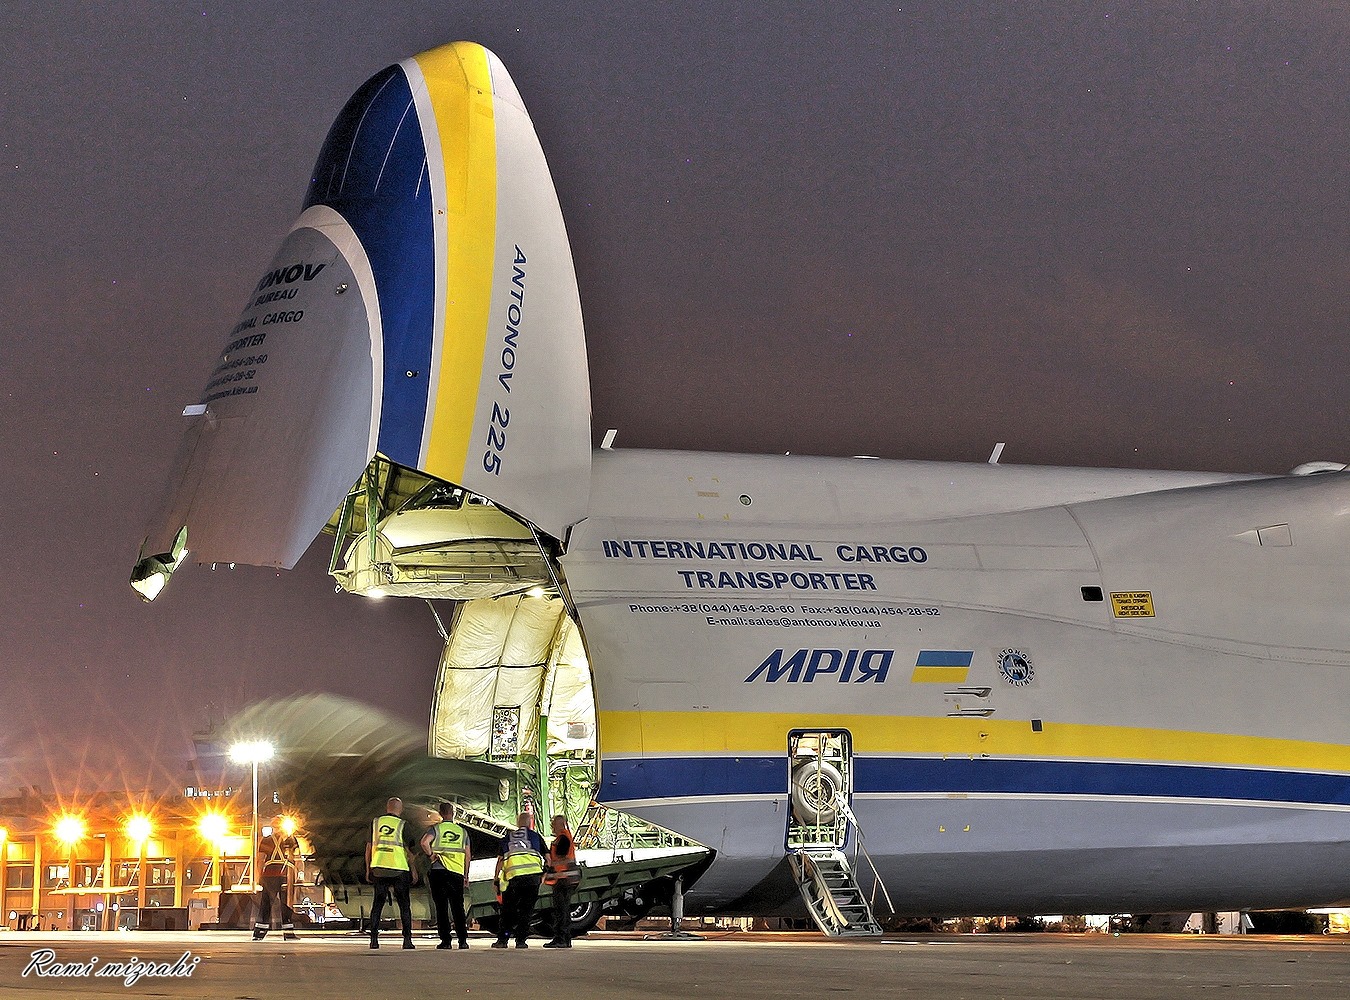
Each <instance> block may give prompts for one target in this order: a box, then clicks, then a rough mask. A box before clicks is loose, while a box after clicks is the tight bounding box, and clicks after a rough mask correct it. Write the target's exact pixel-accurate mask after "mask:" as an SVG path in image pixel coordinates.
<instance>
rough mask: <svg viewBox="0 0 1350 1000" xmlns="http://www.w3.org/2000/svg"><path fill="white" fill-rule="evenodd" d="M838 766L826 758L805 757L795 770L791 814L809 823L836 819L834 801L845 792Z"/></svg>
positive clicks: (793, 772)
mask: <svg viewBox="0 0 1350 1000" xmlns="http://www.w3.org/2000/svg"><path fill="white" fill-rule="evenodd" d="M844 790H845V789H844V776H843V775H842V774H841V773H840V772H839V768H837V767H835V766H834V765H833V764H829V763H826V762H825V761H823V760H815V759H811V760H804V761H802V762H801V763H800V764H798V765H797V766H795V767H794V768H793V769H792V815H793V816H794V817H795V818H796V820H797V822H799V823H802V824H805V825H806V826H824V825H825V824H827V823H833V822H834V814H835V813H836V812H838V807H837V806H836V805H835V800H836V799H837V798H838V797H839V796H840V795H841V794H843V793H844Z"/></svg>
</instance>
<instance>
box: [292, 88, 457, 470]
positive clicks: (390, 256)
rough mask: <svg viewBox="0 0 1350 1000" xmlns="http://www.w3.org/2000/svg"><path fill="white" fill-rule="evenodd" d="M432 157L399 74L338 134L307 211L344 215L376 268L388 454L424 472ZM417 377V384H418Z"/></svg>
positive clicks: (382, 439) (361, 100)
mask: <svg viewBox="0 0 1350 1000" xmlns="http://www.w3.org/2000/svg"><path fill="white" fill-rule="evenodd" d="M426 155H427V154H426V147H425V145H424V144H423V142H422V128H421V125H420V123H419V121H418V117H417V108H416V106H415V105H414V104H413V96H412V90H411V89H410V88H409V86H408V79H407V77H406V76H405V75H404V73H403V70H402V69H401V68H400V67H398V66H391V67H389V68H388V69H386V70H384V71H382V72H380V73H378V74H376V75H375V76H373V77H371V78H370V79H369V80H367V81H366V82H365V84H363V85H362V87H361V89H360V90H358V91H357V92H356V93H355V95H353V97H352V99H351V100H350V101H348V102H347V105H346V107H344V108H343V109H342V112H341V114H339V115H338V118H337V121H335V122H334V123H333V127H332V129H331V130H329V133H328V138H327V139H326V140H325V141H324V144H323V150H322V151H321V152H320V153H319V159H318V162H317V163H315V165H314V175H313V177H312V178H311V180H310V185H309V192H308V193H307V195H306V197H305V208H309V207H310V206H311V205H327V206H328V207H330V208H332V209H334V210H335V211H337V212H339V213H341V215H342V217H343V218H345V219H346V220H347V222H348V224H349V225H350V226H351V227H352V229H353V231H355V233H356V235H357V237H358V238H359V239H360V240H361V244H362V246H363V247H364V248H365V251H366V256H367V257H369V259H370V266H371V270H372V271H373V272H374V274H375V287H376V290H377V291H378V294H379V299H380V321H381V325H382V327H383V331H384V394H383V398H382V408H381V410H380V432H379V443H378V448H379V450H380V452H382V453H383V454H384V455H386V456H388V457H389V458H391V459H393V460H394V461H395V462H398V463H400V464H402V465H407V466H411V467H416V466H417V464H418V454H419V451H420V448H421V443H422V427H423V424H424V422H425V420H426V409H427V388H428V385H429V381H430V377H431V346H432V324H433V321H434V316H435V313H434V310H435V299H436V294H435V291H436V247H435V234H434V230H433V227H432V204H431V183H430V181H429V180H428V178H427V176H426ZM409 373H412V374H409Z"/></svg>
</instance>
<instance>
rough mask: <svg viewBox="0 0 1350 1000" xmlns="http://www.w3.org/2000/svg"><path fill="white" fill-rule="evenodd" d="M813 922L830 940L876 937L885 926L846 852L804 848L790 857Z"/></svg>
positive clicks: (793, 871) (798, 886) (798, 885)
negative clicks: (874, 910) (836, 938)
mask: <svg viewBox="0 0 1350 1000" xmlns="http://www.w3.org/2000/svg"><path fill="white" fill-rule="evenodd" d="M788 859H789V861H790V863H791V865H792V873H793V875H795V876H796V879H797V888H799V889H800V890H801V893H802V899H804V900H805V901H806V909H807V911H808V912H809V913H810V914H811V919H812V920H814V921H815V922H816V926H817V927H819V928H820V929H821V931H822V933H824V934H826V935H828V936H829V937H873V936H876V935H878V934H880V933H881V925H880V924H879V923H877V918H876V916H875V914H873V912H872V904H871V903H870V902H868V899H867V896H866V895H865V894H864V893H863V891H862V888H861V887H860V886H859V885H858V880H857V879H856V878H855V877H854V874H853V869H852V868H850V867H849V863H848V858H847V857H846V856H845V855H844V852H843V851H836V850H833V849H830V848H804V849H802V850H799V851H793V852H792V853H791V854H789V855H788Z"/></svg>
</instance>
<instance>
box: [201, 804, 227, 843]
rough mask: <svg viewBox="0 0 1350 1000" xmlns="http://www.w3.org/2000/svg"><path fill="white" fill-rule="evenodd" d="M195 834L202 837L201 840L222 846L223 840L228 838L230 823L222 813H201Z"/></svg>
mask: <svg viewBox="0 0 1350 1000" xmlns="http://www.w3.org/2000/svg"><path fill="white" fill-rule="evenodd" d="M197 832H198V833H200V834H201V835H202V839H203V840H207V841H210V842H211V843H212V844H216V845H219V844H223V843H224V841H225V838H226V837H227V836H229V832H230V821H229V820H228V819H227V818H226V817H225V814H224V813H218V812H208V813H203V814H202V818H201V819H200V820H198V821H197Z"/></svg>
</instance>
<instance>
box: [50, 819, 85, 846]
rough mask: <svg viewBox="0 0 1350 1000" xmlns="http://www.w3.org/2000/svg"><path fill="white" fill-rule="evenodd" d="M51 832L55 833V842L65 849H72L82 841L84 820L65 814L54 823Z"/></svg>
mask: <svg viewBox="0 0 1350 1000" xmlns="http://www.w3.org/2000/svg"><path fill="white" fill-rule="evenodd" d="M53 830H54V832H55V833H56V839H57V840H59V841H61V843H63V844H65V845H66V846H67V847H73V846H74V845H75V844H78V843H79V842H80V841H81V840H83V839H84V831H85V826H84V820H83V819H81V818H80V817H79V816H74V815H71V814H70V813H67V814H66V815H64V816H62V817H61V818H60V819H58V820H57V821H56V826H55V827H54V828H53Z"/></svg>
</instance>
